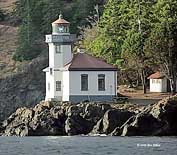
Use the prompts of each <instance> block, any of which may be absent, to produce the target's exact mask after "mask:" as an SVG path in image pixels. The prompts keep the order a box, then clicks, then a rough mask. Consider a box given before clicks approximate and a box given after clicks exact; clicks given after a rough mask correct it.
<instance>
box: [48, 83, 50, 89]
mask: <svg viewBox="0 0 177 155" xmlns="http://www.w3.org/2000/svg"><path fill="white" fill-rule="evenodd" d="M48 91H50V83H48Z"/></svg>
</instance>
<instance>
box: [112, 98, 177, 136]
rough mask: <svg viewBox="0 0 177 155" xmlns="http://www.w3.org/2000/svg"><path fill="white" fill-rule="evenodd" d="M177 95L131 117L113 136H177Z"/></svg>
mask: <svg viewBox="0 0 177 155" xmlns="http://www.w3.org/2000/svg"><path fill="white" fill-rule="evenodd" d="M176 118H177V95H176V96H173V97H170V98H165V99H163V100H161V101H159V102H158V103H157V104H154V105H150V106H148V107H147V108H146V109H145V110H144V111H142V112H140V113H139V114H137V115H135V116H133V117H131V118H130V119H129V120H128V121H127V122H126V123H124V125H122V126H121V128H119V129H117V130H115V131H113V132H112V135H122V136H136V135H137V136H149V135H150V136H176V135H177V121H176Z"/></svg>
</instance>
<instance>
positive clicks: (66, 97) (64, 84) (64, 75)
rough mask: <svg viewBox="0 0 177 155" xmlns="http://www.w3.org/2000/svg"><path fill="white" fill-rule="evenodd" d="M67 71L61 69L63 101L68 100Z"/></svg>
mask: <svg viewBox="0 0 177 155" xmlns="http://www.w3.org/2000/svg"><path fill="white" fill-rule="evenodd" d="M69 85H70V83H69V71H63V101H69V92H70V91H69V88H70V87H69Z"/></svg>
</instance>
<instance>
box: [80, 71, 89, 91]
mask: <svg viewBox="0 0 177 155" xmlns="http://www.w3.org/2000/svg"><path fill="white" fill-rule="evenodd" d="M81 91H88V74H81Z"/></svg>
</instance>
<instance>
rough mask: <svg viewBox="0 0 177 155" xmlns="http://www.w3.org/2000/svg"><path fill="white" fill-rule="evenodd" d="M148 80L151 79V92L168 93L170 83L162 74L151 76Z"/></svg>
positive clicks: (157, 73)
mask: <svg viewBox="0 0 177 155" xmlns="http://www.w3.org/2000/svg"><path fill="white" fill-rule="evenodd" d="M148 79H150V92H159V93H161V92H168V91H169V89H170V88H169V82H168V79H167V78H166V77H165V76H164V75H163V74H162V73H160V72H156V73H154V74H151V75H150V76H149V77H148Z"/></svg>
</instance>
